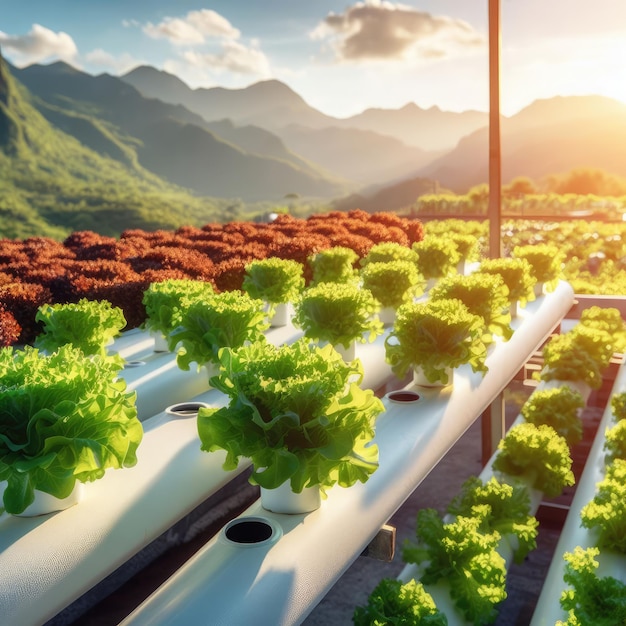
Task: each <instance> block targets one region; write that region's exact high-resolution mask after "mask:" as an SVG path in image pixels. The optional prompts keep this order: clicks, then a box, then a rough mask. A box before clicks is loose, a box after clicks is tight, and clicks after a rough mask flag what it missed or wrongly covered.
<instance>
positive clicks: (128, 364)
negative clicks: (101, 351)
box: [124, 361, 146, 368]
mask: <svg viewBox="0 0 626 626" xmlns="http://www.w3.org/2000/svg"><path fill="white" fill-rule="evenodd" d="M145 364H146V362H145V361H126V363H124V367H125V368H126V367H141V366H142V365H145Z"/></svg>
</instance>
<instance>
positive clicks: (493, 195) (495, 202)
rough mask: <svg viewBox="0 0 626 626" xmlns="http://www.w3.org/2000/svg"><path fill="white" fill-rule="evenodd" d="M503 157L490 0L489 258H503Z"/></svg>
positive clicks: (495, 19) (495, 12) (495, 3)
mask: <svg viewBox="0 0 626 626" xmlns="http://www.w3.org/2000/svg"><path fill="white" fill-rule="evenodd" d="M501 167H502V159H501V153H500V0H489V209H488V219H489V256H490V257H491V258H492V259H493V258H498V257H500V256H502V243H501V234H500V228H501V217H500V204H501V187H502V173H501Z"/></svg>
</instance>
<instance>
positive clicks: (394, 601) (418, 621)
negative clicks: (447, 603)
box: [352, 578, 448, 626]
mask: <svg viewBox="0 0 626 626" xmlns="http://www.w3.org/2000/svg"><path fill="white" fill-rule="evenodd" d="M352 623H353V624H354V626H375V625H380V626H383V625H386V624H389V625H391V624H397V625H398V626H448V619H447V618H446V616H445V615H444V614H443V613H442V612H441V611H440V610H439V609H438V608H437V606H436V605H435V601H434V600H433V598H432V596H431V595H430V594H429V593H428V592H427V591H426V589H424V585H422V583H420V582H418V581H416V580H409V581H408V582H406V583H402V582H400V581H399V580H397V579H394V578H383V579H382V580H381V581H380V582H379V583H378V585H376V587H375V588H374V590H373V591H372V593H371V594H370V595H369V597H368V600H367V605H366V606H359V607H357V608H356V609H355V611H354V615H353V616H352Z"/></svg>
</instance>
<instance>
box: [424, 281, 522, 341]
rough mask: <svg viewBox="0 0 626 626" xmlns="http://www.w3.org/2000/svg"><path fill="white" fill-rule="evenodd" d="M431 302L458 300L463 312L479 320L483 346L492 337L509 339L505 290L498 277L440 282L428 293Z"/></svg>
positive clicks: (510, 331)
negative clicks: (462, 305) (482, 330)
mask: <svg viewBox="0 0 626 626" xmlns="http://www.w3.org/2000/svg"><path fill="white" fill-rule="evenodd" d="M430 298H431V300H433V301H435V300H449V299H456V300H460V301H461V302H462V303H463V304H464V305H465V306H466V307H467V310H468V311H469V312H470V313H472V314H474V315H478V316H479V317H480V318H482V320H483V323H484V326H485V331H486V332H485V337H484V339H483V340H484V341H485V343H491V341H493V335H498V336H500V337H502V338H503V339H504V340H508V339H510V338H511V336H512V335H513V329H512V328H511V312H510V306H509V299H508V289H507V287H506V285H505V284H504V281H503V280H502V277H501V276H496V275H490V274H481V273H479V272H475V273H473V274H470V275H468V276H464V275H461V274H456V275H452V276H447V277H445V278H442V279H441V280H440V281H439V282H438V283H437V284H436V285H435V286H434V287H433V288H432V289H431V291H430Z"/></svg>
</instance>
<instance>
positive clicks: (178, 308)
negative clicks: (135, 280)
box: [142, 278, 215, 337]
mask: <svg viewBox="0 0 626 626" xmlns="http://www.w3.org/2000/svg"><path fill="white" fill-rule="evenodd" d="M214 293H215V289H214V288H213V285H212V284H211V283H208V282H205V281H202V280H191V279H179V278H176V279H168V280H164V281H162V282H157V283H152V284H150V285H149V287H148V288H147V289H146V290H145V291H144V294H143V300H142V302H143V305H144V308H145V309H146V321H145V322H144V328H146V329H147V330H149V331H151V332H155V333H161V334H162V335H163V336H164V337H167V336H168V335H169V334H170V333H171V332H172V331H173V330H174V329H175V328H176V327H177V326H178V325H179V324H180V323H181V320H182V315H183V312H184V310H185V309H186V308H187V307H188V306H190V305H191V304H192V303H193V302H196V301H198V300H206V299H207V298H209V297H211V296H212V295H213V294H214Z"/></svg>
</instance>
